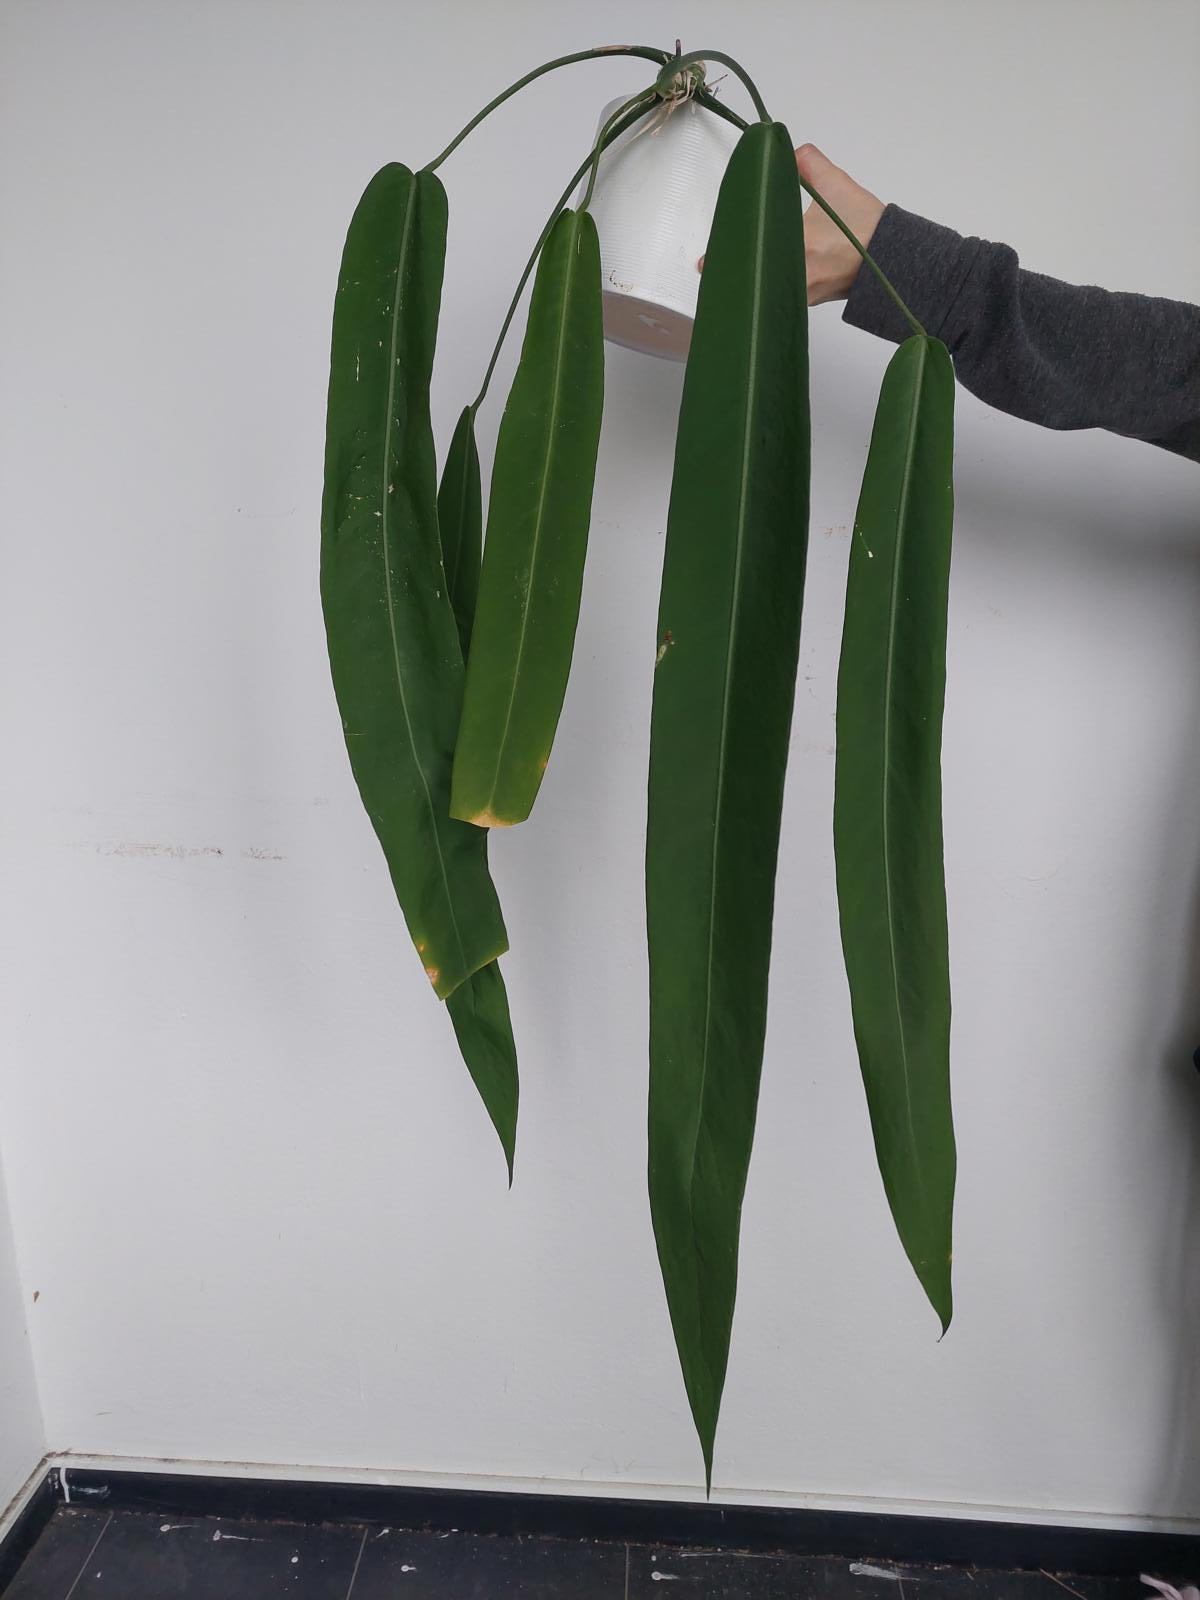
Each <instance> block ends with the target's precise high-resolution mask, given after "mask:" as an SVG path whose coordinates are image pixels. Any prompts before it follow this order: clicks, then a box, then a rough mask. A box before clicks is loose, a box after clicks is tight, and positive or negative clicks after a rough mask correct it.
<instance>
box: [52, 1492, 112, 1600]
mask: <svg viewBox="0 0 1200 1600" xmlns="http://www.w3.org/2000/svg"><path fill="white" fill-rule="evenodd" d="M114 1516H116V1512H115V1511H110V1512H109V1513H108V1519H107V1521H106V1522H105V1524H104V1526H103V1527H102V1528H101V1529H100V1532H99V1533H98V1534H97V1535H96V1542H95V1544H93V1545H92V1548H91V1549H90V1550H89V1551H88V1553H87V1555H85V1556H84V1558H83V1565H82V1566H81V1567H80V1569H79V1571H78V1572H77V1573H76V1574H75V1581H74V1583H73V1584H72V1585H71V1587H70V1588H69V1589H68V1590H67V1592H66V1594H65V1595H63V1600H71V1596H72V1595H73V1594H74V1593H75V1591H76V1589H78V1587H79V1580H80V1578H82V1577H83V1575H84V1573H85V1572H86V1571H87V1569H88V1567H89V1566H90V1565H91V1563H92V1557H93V1556H94V1555H95V1554H96V1551H97V1550H99V1548H100V1541H101V1539H103V1537H104V1535H105V1534H106V1533H107V1532H108V1530H109V1528H110V1527H111V1525H112V1519H113V1517H114Z"/></svg>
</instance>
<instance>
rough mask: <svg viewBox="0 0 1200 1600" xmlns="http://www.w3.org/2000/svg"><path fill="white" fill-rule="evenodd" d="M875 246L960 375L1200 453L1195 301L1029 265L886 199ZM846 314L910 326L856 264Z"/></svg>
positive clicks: (1026, 406)
mask: <svg viewBox="0 0 1200 1600" xmlns="http://www.w3.org/2000/svg"><path fill="white" fill-rule="evenodd" d="M871 254H872V255H873V256H874V257H875V259H876V261H878V263H879V265H880V267H881V268H882V270H883V271H884V272H885V273H886V274H887V275H888V277H889V278H890V279H891V280H892V282H893V283H894V284H895V286H896V288H897V289H898V290H899V292H900V294H902V295H903V296H904V298H905V300H906V301H907V302H908V304H909V305H910V306H911V308H912V310H913V311H914V313H915V314H916V316H917V318H918V319H919V320H920V321H921V322H922V323H923V324H924V326H925V328H926V329H927V330H928V331H929V332H930V333H932V334H935V335H936V336H937V337H938V338H940V339H942V340H944V342H945V343H946V344H947V345H948V346H949V348H950V353H951V355H952V356H953V357H954V366H955V370H956V372H957V374H958V378H959V381H960V382H961V383H962V384H963V385H964V386H965V387H966V388H968V389H969V390H970V391H971V393H972V394H974V395H977V396H978V397H979V399H980V400H984V401H986V402H987V404H988V405H991V406H995V407H996V408H997V409H998V410H1000V411H1007V412H1010V413H1011V414H1012V415H1013V416H1015V417H1021V418H1023V419H1024V420H1025V421H1026V422H1036V423H1040V424H1041V426H1042V427H1044V428H1107V429H1108V430H1109V431H1110V432H1112V433H1121V434H1126V435H1128V436H1129V437H1130V438H1133V439H1145V440H1147V441H1148V442H1149V443H1151V444H1157V445H1161V446H1162V448H1163V449H1164V450H1173V451H1175V452H1177V453H1178V454H1179V455H1183V456H1189V457H1190V458H1191V459H1192V460H1194V461H1200V306H1193V305H1187V304H1185V303H1184V302H1182V301H1178V300H1159V299H1152V298H1151V297H1150V296H1149V295H1140V294H1114V293H1112V292H1111V291H1110V290H1107V289H1094V288H1079V287H1076V286H1075V285H1073V284H1069V283H1060V282H1059V280H1058V279H1057V278H1047V277H1043V276H1042V274H1041V273H1037V272H1024V271H1022V269H1021V267H1020V266H1019V264H1018V261H1017V256H1016V252H1015V251H1013V250H1010V249H1009V247H1008V246H1007V245H1003V244H989V243H988V242H987V240H985V239H964V238H962V236H961V235H959V234H957V233H955V232H953V230H952V229H950V228H943V227H941V226H940V225H939V224H938V223H936V222H927V221H926V220H925V219H924V218H923V217H917V216H914V215H913V214H912V213H911V212H909V211H902V210H901V209H900V207H899V206H888V207H887V209H886V210H885V211H884V213H883V216H882V217H881V218H880V221H879V225H878V227H877V228H876V230H875V234H874V237H873V238H872V240H871ZM844 316H845V320H846V321H847V322H849V323H852V324H853V325H854V326H855V327H856V328H865V329H866V330H867V332H868V333H874V334H878V335H879V336H880V337H881V338H884V339H891V340H894V341H895V342H897V343H899V341H900V340H902V339H903V338H905V337H906V336H907V334H908V333H909V331H910V330H909V328H908V326H907V324H906V323H905V321H904V319H903V318H902V317H901V315H900V313H899V311H898V310H897V309H896V306H895V305H894V304H893V302H892V301H891V300H890V299H889V297H888V295H887V294H886V292H885V291H884V290H883V289H882V288H881V286H880V284H879V281H878V279H877V278H876V277H875V274H874V273H873V272H871V271H870V269H869V268H867V267H863V269H862V270H861V271H860V272H859V274H858V276H857V278H856V279H855V281H854V287H853V289H852V290H851V291H850V298H849V300H848V301H847V304H846V310H845V313H844Z"/></svg>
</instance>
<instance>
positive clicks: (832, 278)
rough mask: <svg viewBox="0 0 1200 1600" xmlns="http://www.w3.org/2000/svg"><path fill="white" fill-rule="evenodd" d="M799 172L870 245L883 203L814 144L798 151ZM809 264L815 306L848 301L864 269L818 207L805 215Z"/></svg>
mask: <svg viewBox="0 0 1200 1600" xmlns="http://www.w3.org/2000/svg"><path fill="white" fill-rule="evenodd" d="M796 170H797V171H798V172H799V174H800V176H801V177H802V178H803V179H804V181H805V183H808V184H811V185H812V187H813V188H814V189H815V190H816V191H817V193H818V194H819V195H820V196H821V198H822V199H823V200H827V201H828V202H829V204H830V206H831V207H832V208H833V210H834V211H836V212H837V214H838V216H839V217H841V219H842V221H843V222H844V223H845V224H846V226H847V227H848V228H849V229H850V232H851V233H852V234H854V235H855V237H856V238H857V239H858V241H859V243H860V244H861V245H863V246H864V247H865V246H869V245H870V243H871V235H872V234H873V233H874V232H875V229H876V228H877V227H878V225H879V219H880V217H881V216H882V215H883V209H884V208H883V202H882V201H881V200H877V199H876V197H875V196H874V195H873V194H871V193H870V191H869V190H867V189H864V188H863V187H862V186H861V185H860V184H857V183H855V181H854V179H853V178H852V177H851V176H850V174H849V173H848V172H843V171H842V169H841V167H835V166H834V164H833V162H832V161H830V160H829V158H828V156H825V155H822V153H821V151H820V150H818V149H817V147H816V145H815V144H802V145H801V146H800V148H799V150H797V151H796ZM804 265H805V269H806V271H807V273H808V303H809V305H810V306H819V305H824V303H825V302H826V301H827V300H844V299H845V298H846V296H847V295H848V294H849V293H850V290H851V288H852V286H853V284H854V280H855V278H857V277H858V270H859V268H860V267H861V266H862V257H861V256H860V255H859V253H858V251H857V250H856V249H855V248H854V246H853V245H852V244H851V243H850V241H849V239H847V238H846V236H845V234H844V233H843V232H842V231H841V229H840V228H838V227H837V226H836V225H835V224H834V223H832V222H830V220H829V218H828V217H827V216H826V215H825V213H824V212H823V211H822V210H821V208H820V206H818V205H816V204H813V205H810V206H809V208H808V210H807V211H806V212H805V213H804Z"/></svg>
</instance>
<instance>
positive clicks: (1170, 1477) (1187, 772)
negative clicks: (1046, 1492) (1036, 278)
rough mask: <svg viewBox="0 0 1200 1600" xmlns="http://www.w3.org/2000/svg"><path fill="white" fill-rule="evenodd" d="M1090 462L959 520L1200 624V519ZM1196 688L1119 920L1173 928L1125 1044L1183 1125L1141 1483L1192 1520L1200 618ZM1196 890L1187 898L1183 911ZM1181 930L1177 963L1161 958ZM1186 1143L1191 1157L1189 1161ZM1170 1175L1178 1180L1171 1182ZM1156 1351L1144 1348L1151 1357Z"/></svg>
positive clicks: (1137, 1078) (1197, 1409) (1004, 482)
mask: <svg viewBox="0 0 1200 1600" xmlns="http://www.w3.org/2000/svg"><path fill="white" fill-rule="evenodd" d="M985 426H986V424H985ZM1046 442H1047V443H1048V444H1049V443H1050V441H1046ZM1035 448H1036V447H1035ZM1116 448H1117V449H1119V450H1121V451H1126V450H1129V449H1132V448H1134V447H1133V446H1131V445H1127V444H1125V443H1122V444H1120V445H1119V446H1117V447H1116ZM1136 448H1138V449H1140V450H1142V451H1144V452H1146V457H1145V466H1144V467H1141V468H1139V471H1138V473H1137V481H1138V484H1140V485H1141V489H1142V492H1143V494H1144V490H1145V486H1146V484H1147V482H1149V481H1150V476H1149V474H1150V471H1152V469H1153V465H1154V461H1155V460H1158V461H1161V464H1162V471H1163V474H1164V479H1165V480H1166V481H1168V482H1169V480H1170V478H1171V476H1173V475H1174V474H1177V473H1179V474H1182V473H1187V472H1189V471H1190V472H1192V473H1194V472H1195V468H1194V467H1191V466H1190V464H1184V463H1180V462H1178V461H1176V460H1174V459H1173V458H1172V457H1171V456H1170V455H1168V454H1167V453H1165V452H1160V451H1158V450H1156V449H1155V448H1154V447H1153V446H1149V445H1146V446H1138V447H1136ZM1090 466H1091V462H1090V461H1089V460H1086V459H1082V458H1081V465H1080V469H1079V471H1078V472H1077V473H1075V472H1073V471H1072V469H1071V468H1070V466H1069V464H1068V465H1065V466H1064V463H1063V458H1062V457H1061V455H1059V456H1058V458H1057V459H1056V460H1055V461H1054V462H1053V464H1052V465H1050V466H1049V470H1048V471H1047V473H1046V475H1045V476H1043V477H1036V478H1030V479H1024V480H1023V479H1022V478H1021V476H1020V475H1019V474H1015V473H1014V474H1010V475H1008V476H1005V474H1004V463H1003V461H1002V460H1001V459H1000V458H999V457H998V456H997V457H993V458H992V459H991V460H989V463H988V465H987V467H986V468H981V467H980V466H979V465H978V464H977V463H976V464H975V465H973V466H972V467H967V468H966V470H964V469H963V467H962V466H960V469H959V473H958V488H959V493H960V506H961V508H962V517H961V525H962V526H964V527H971V528H972V530H973V533H974V535H975V536H978V535H979V534H980V533H982V534H983V536H984V537H985V538H987V539H988V540H989V542H994V546H995V547H996V548H993V550H991V551H990V552H989V559H996V558H997V554H998V547H999V546H1000V545H1003V546H1004V547H1005V548H1004V554H1005V556H1006V557H1009V556H1011V558H1012V560H1013V561H1015V562H1021V561H1024V560H1026V559H1027V558H1028V559H1030V561H1031V562H1032V563H1034V564H1036V553H1035V551H1034V549H1033V548H1032V547H1033V546H1034V545H1035V543H1037V542H1039V541H1042V540H1047V541H1050V540H1052V541H1053V544H1054V546H1055V550H1056V554H1057V558H1058V559H1059V560H1060V561H1061V560H1063V559H1065V560H1067V561H1068V562H1070V563H1071V565H1072V566H1073V567H1074V568H1075V569H1076V570H1077V571H1078V572H1079V573H1080V574H1081V575H1084V574H1087V573H1088V572H1089V570H1090V572H1091V573H1093V574H1094V573H1096V572H1103V571H1104V569H1106V568H1107V569H1110V570H1115V571H1116V572H1117V573H1118V574H1119V576H1120V580H1121V584H1122V587H1123V588H1127V589H1129V590H1132V589H1133V588H1134V587H1136V585H1137V584H1138V582H1139V580H1144V581H1151V582H1154V583H1156V584H1158V585H1160V586H1161V584H1162V580H1163V575H1164V573H1165V574H1166V575H1167V577H1168V579H1169V582H1170V585H1171V587H1172V590H1173V591H1176V592H1179V593H1180V594H1181V597H1182V603H1183V604H1186V603H1187V602H1188V598H1189V597H1190V601H1191V603H1192V605H1193V609H1194V614H1195V615H1196V616H1197V618H1200V519H1197V518H1196V517H1195V516H1189V515H1188V514H1187V513H1186V512H1185V511H1184V509H1183V497H1182V496H1171V497H1170V498H1169V499H1168V501H1167V503H1166V505H1165V506H1160V507H1156V506H1155V505H1154V504H1153V502H1152V501H1147V500H1146V499H1145V498H1141V499H1139V491H1138V488H1137V485H1126V484H1121V483H1120V482H1119V478H1118V476H1117V473H1116V471H1114V476H1113V482H1112V484H1111V485H1110V486H1109V487H1111V488H1113V490H1114V492H1113V493H1112V494H1111V495H1106V493H1105V484H1104V483H1100V484H1097V482H1096V481H1094V479H1093V478H1092V477H1091V476H1090V475H1089V468H1090ZM1182 481H1186V480H1182ZM951 614H952V617H953V601H952V602H951ZM952 625H953V624H952ZM1117 646H1118V647H1119V640H1118V641H1117ZM1189 681H1190V682H1191V683H1192V684H1193V685H1194V691H1193V693H1192V695H1191V698H1190V700H1187V701H1186V704H1187V706H1188V710H1189V712H1190V714H1189V715H1186V716H1185V717H1183V718H1182V719H1181V720H1180V723H1179V725H1178V726H1177V727H1176V728H1175V729H1173V730H1171V732H1172V734H1173V738H1172V750H1173V759H1172V767H1171V770H1170V771H1169V773H1168V774H1167V775H1166V776H1165V778H1162V779H1157V778H1156V780H1155V782H1154V783H1153V784H1152V785H1147V789H1146V792H1145V795H1144V799H1145V802H1146V803H1145V806H1144V808H1143V809H1142V810H1141V811H1140V812H1139V815H1138V818H1137V824H1136V825H1137V828H1138V830H1139V835H1140V838H1141V840H1142V841H1143V842H1145V841H1153V845H1152V848H1147V849H1146V852H1145V854H1146V871H1145V873H1144V875H1143V878H1142V884H1143V887H1144V894H1145V898H1144V900H1143V902H1142V905H1141V907H1140V908H1138V907H1137V906H1136V905H1134V906H1133V907H1130V908H1127V910H1126V911H1125V912H1124V913H1122V911H1121V908H1119V907H1116V906H1114V915H1118V914H1126V915H1127V914H1128V913H1129V911H1130V910H1132V911H1134V912H1140V914H1139V915H1138V916H1137V924H1138V925H1139V926H1141V927H1144V928H1154V927H1156V926H1163V924H1164V921H1165V922H1166V923H1167V927H1165V928H1164V932H1163V937H1162V939H1161V940H1156V941H1147V942H1146V946H1145V956H1146V959H1145V963H1144V965H1143V967H1142V969H1141V970H1140V971H1138V970H1131V971H1130V973H1129V985H1128V987H1129V993H1130V994H1131V996H1134V997H1135V998H1136V1004H1135V1005H1134V1006H1133V1007H1131V1015H1130V1017H1129V1021H1128V1026H1127V1028H1126V1029H1124V1030H1123V1038H1122V1041H1121V1043H1122V1046H1123V1048H1124V1050H1125V1052H1126V1054H1127V1058H1128V1061H1129V1065H1130V1069H1131V1070H1130V1073H1129V1075H1128V1078H1127V1080H1126V1083H1127V1093H1128V1096H1129V1099H1130V1102H1131V1104H1132V1103H1136V1104H1137V1105H1138V1106H1139V1107H1141V1106H1142V1104H1143V1101H1144V1097H1146V1096H1152V1097H1154V1099H1156V1100H1158V1101H1159V1102H1160V1103H1161V1115H1158V1116H1154V1117H1153V1118H1152V1119H1150V1120H1151V1123H1152V1126H1153V1128H1154V1129H1155V1130H1161V1131H1166V1130H1170V1129H1178V1130H1180V1135H1181V1137H1180V1143H1178V1144H1173V1145H1172V1147H1171V1148H1165V1147H1164V1150H1163V1154H1164V1160H1163V1162H1162V1165H1161V1166H1158V1165H1156V1158H1157V1154H1158V1152H1157V1151H1156V1150H1154V1149H1149V1150H1146V1151H1145V1152H1144V1154H1143V1159H1144V1161H1145V1170H1146V1186H1145V1194H1146V1200H1147V1205H1148V1206H1149V1207H1152V1208H1153V1212H1152V1215H1151V1217H1150V1219H1149V1221H1148V1223H1147V1229H1148V1232H1149V1231H1151V1230H1154V1229H1157V1233H1156V1237H1157V1240H1158V1247H1157V1251H1156V1254H1155V1257H1154V1259H1153V1260H1152V1261H1151V1262H1150V1263H1148V1269H1147V1274H1146V1278H1147V1282H1148V1283H1150V1284H1151V1285H1153V1286H1154V1288H1153V1292H1154V1293H1155V1296H1156V1302H1157V1310H1158V1312H1159V1316H1160V1327H1161V1350H1162V1353H1163V1355H1164V1356H1165V1359H1166V1364H1167V1366H1168V1368H1169V1370H1170V1372H1171V1378H1170V1380H1169V1387H1168V1389H1167V1392H1165V1393H1164V1394H1163V1397H1162V1406H1161V1409H1160V1416H1161V1417H1162V1421H1163V1425H1162V1441H1161V1450H1160V1453H1159V1458H1158V1466H1157V1469H1156V1470H1155V1475H1154V1476H1153V1477H1152V1479H1151V1481H1149V1482H1148V1483H1147V1484H1146V1486H1145V1492H1144V1497H1143V1504H1144V1505H1145V1506H1147V1507H1148V1508H1151V1509H1153V1510H1156V1511H1157V1510H1159V1509H1160V1508H1161V1511H1162V1514H1164V1515H1182V1516H1195V1515H1196V1514H1197V1513H1198V1512H1200V1444H1198V1441H1200V1071H1198V1070H1197V1068H1198V1066H1200V1048H1198V1047H1200V804H1198V803H1197V800H1198V797H1200V622H1198V624H1197V627H1196V629H1195V634H1194V639H1193V644H1192V655H1191V668H1190V672H1189ZM1182 699H1184V697H1181V700H1182ZM1186 885H1190V886H1191V893H1190V897H1189V898H1188V900H1187V901H1186V905H1187V910H1186V912H1184V913H1182V914H1181V912H1180V909H1179V908H1180V903H1181V893H1182V886H1186ZM1176 921H1178V923H1179V927H1180V937H1179V941H1178V948H1177V953H1176V958H1175V959H1174V960H1173V961H1172V960H1164V959H1163V950H1164V946H1166V945H1167V942H1168V941H1169V940H1170V938H1171V933H1170V925H1171V924H1172V923H1174V922H1176ZM1181 1146H1182V1148H1183V1150H1184V1151H1185V1152H1186V1153H1187V1156H1189V1157H1190V1159H1187V1158H1185V1159H1183V1160H1180V1159H1179V1150H1180V1147H1181ZM1164 1172H1169V1173H1170V1174H1171V1178H1172V1181H1171V1183H1170V1187H1167V1183H1166V1181H1165V1176H1164ZM1113 1290H1114V1293H1115V1294H1121V1293H1122V1292H1123V1288H1122V1285H1120V1284H1119V1283H1114V1285H1113ZM1152 1355H1153V1352H1148V1359H1150V1358H1151V1356H1152Z"/></svg>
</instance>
